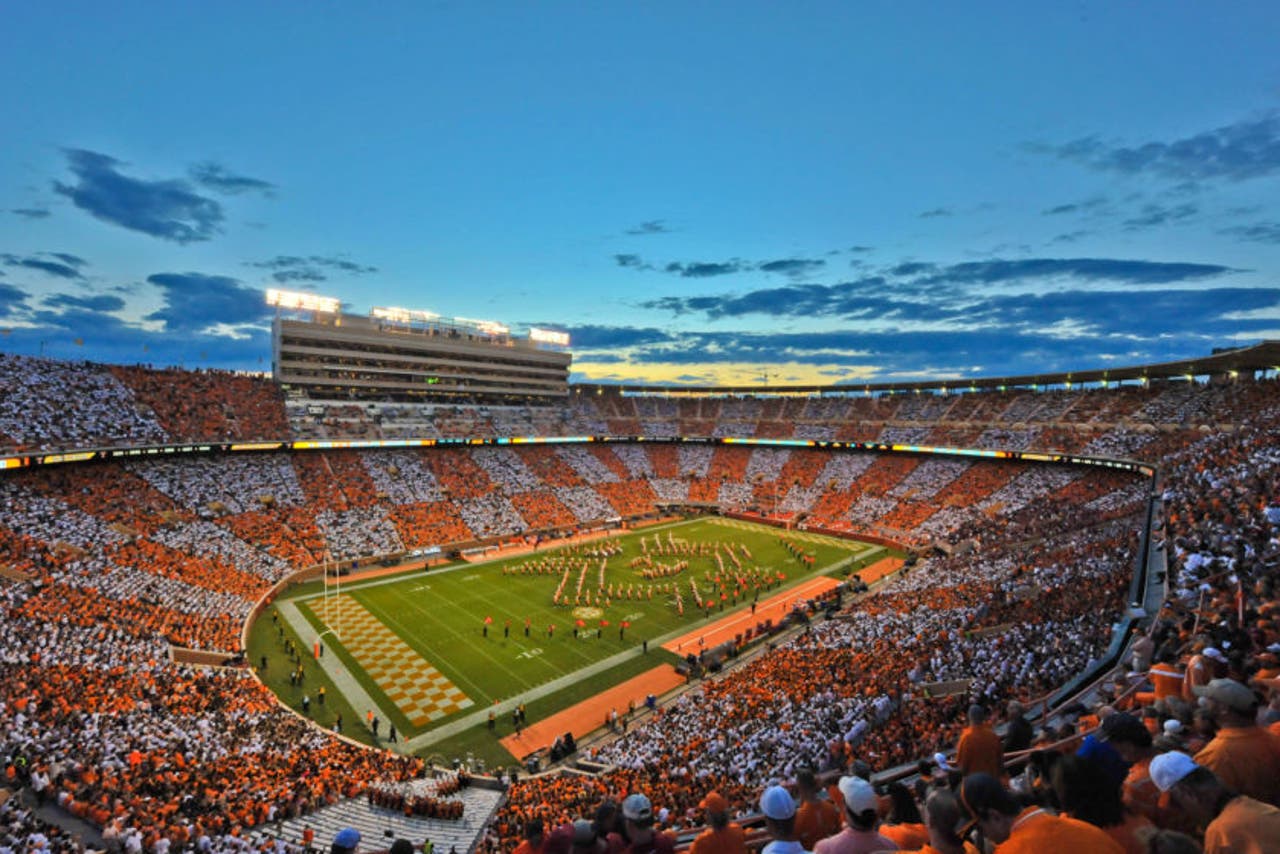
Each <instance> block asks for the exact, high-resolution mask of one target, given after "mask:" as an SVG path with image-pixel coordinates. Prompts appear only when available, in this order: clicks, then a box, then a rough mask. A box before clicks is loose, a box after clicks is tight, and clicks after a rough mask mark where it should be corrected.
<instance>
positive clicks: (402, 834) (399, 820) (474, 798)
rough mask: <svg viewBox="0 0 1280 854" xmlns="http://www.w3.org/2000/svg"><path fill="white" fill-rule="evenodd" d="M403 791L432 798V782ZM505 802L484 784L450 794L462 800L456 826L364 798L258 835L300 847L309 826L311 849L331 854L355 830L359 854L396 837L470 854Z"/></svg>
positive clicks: (439, 852) (440, 853)
mask: <svg viewBox="0 0 1280 854" xmlns="http://www.w3.org/2000/svg"><path fill="white" fill-rule="evenodd" d="M401 787H402V789H403V790H404V791H406V792H412V793H413V794H415V795H419V794H427V795H431V794H433V793H434V781H432V780H413V781H411V782H408V783H403V784H401ZM502 797H503V791H502V790H499V789H493V788H487V787H486V786H484V785H483V784H481V785H474V784H473V785H471V786H468V787H467V788H465V789H462V790H461V791H459V792H457V793H455V794H453V795H450V796H449V797H448V800H460V801H462V803H463V804H464V809H463V812H462V818H460V819H457V820H456V821H452V820H444V819H438V818H419V817H416V816H406V815H405V814H404V813H402V812H395V811H392V810H389V809H384V808H382V807H376V806H370V805H369V802H368V800H367V799H366V798H351V799H350V800H346V801H342V802H341V803H337V804H334V805H333V806H331V807H326V808H324V809H322V810H319V811H317V812H314V813H311V814H310V815H307V816H302V817H301V818H296V819H290V820H288V821H285V822H281V823H280V824H279V825H268V826H264V827H260V828H258V830H259V831H260V832H262V833H263V835H264V836H273V837H275V838H277V839H281V840H283V841H285V842H288V843H293V844H297V843H299V842H300V841H301V839H302V832H303V830H304V829H305V828H307V827H308V826H309V827H311V829H312V830H314V831H315V834H316V836H315V842H314V843H312V844H313V847H314V848H315V849H316V850H317V851H328V850H329V845H330V844H331V843H332V842H333V837H334V835H335V834H337V832H338V831H339V830H341V829H342V828H344V827H354V828H355V829H356V830H358V831H360V851H361V854H368V852H376V851H386V850H387V849H389V848H390V847H391V843H392V842H394V841H395V840H396V839H398V838H404V839H407V840H409V841H410V842H412V843H413V846H414V848H419V849H420V848H421V847H422V843H423V841H424V840H427V839H430V840H431V841H432V842H433V843H435V851H436V854H449V851H450V850H451V849H452V850H455V851H456V852H457V854H468V852H470V851H471V850H472V849H474V848H475V846H476V844H477V843H478V842H479V840H480V835H481V833H482V831H483V830H484V827H485V825H486V824H488V822H489V819H490V818H491V817H492V816H493V814H494V812H495V811H496V810H497V808H498V803H499V802H500V801H501V800H502Z"/></svg>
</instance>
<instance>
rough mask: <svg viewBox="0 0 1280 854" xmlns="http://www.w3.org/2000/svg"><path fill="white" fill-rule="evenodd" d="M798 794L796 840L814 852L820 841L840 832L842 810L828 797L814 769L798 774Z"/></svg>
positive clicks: (801, 770) (807, 769) (804, 769)
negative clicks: (819, 783)
mask: <svg viewBox="0 0 1280 854" xmlns="http://www.w3.org/2000/svg"><path fill="white" fill-rule="evenodd" d="M796 794H797V795H798V796H799V799H800V803H799V804H798V805H797V806H796V838H797V839H799V840H800V844H801V845H803V846H804V847H805V849H807V850H809V851H812V850H813V847H814V846H815V845H817V844H818V841H819V840H821V839H826V838H827V837H828V836H832V835H834V834H836V833H838V832H839V831H840V810H839V808H837V807H836V805H835V804H833V803H832V802H831V800H830V799H829V798H827V797H826V793H825V792H823V790H822V788H821V787H820V786H819V785H818V779H817V777H816V776H815V775H814V773H813V769H812V768H808V767H805V768H802V769H800V771H799V773H797V774H796Z"/></svg>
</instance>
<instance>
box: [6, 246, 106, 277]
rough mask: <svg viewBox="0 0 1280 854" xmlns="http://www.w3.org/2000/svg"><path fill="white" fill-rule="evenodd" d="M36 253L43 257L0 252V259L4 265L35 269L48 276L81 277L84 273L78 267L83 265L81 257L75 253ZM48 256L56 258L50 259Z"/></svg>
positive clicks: (83, 261)
mask: <svg viewBox="0 0 1280 854" xmlns="http://www.w3.org/2000/svg"><path fill="white" fill-rule="evenodd" d="M37 255H43V256H45V257H43V258H41V257H32V256H29V257H25V258H24V257H20V256H18V255H11V254H9V253H0V261H2V262H4V264H5V266H6V267H22V268H25V269H27V270H37V271H39V272H41V273H45V274H47V275H50V276H56V277H57V278H59V279H83V278H84V274H82V273H81V272H80V270H79V269H78V268H80V267H83V266H84V265H85V263H86V262H85V260H84V259H83V258H77V257H76V256H75V255H68V254H66V253H63V252H40V253H37ZM49 258H54V259H57V260H54V261H50V260H47V259H49Z"/></svg>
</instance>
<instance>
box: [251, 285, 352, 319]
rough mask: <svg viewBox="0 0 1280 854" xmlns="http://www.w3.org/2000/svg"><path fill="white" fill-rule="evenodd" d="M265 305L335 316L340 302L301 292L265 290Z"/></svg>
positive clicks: (332, 298)
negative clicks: (321, 312) (320, 312)
mask: <svg viewBox="0 0 1280 854" xmlns="http://www.w3.org/2000/svg"><path fill="white" fill-rule="evenodd" d="M267 305H274V306H276V307H277V308H300V309H304V310H306V311H323V312H325V313H327V314H337V313H338V309H339V308H341V307H342V301H341V300H338V299H335V298H334V297H322V296H320V295H319V294H308V293H303V292H301V291H281V290H277V289H276V288H267Z"/></svg>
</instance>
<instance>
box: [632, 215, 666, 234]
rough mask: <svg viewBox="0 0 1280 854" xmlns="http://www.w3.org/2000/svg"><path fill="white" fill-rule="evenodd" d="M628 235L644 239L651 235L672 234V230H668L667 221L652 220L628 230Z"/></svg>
mask: <svg viewBox="0 0 1280 854" xmlns="http://www.w3.org/2000/svg"><path fill="white" fill-rule="evenodd" d="M626 233H627V234H630V235H633V236H636V237H642V236H645V235H649V234H670V233H671V229H669V228H667V225H666V220H662V219H651V220H646V221H645V222H642V223H640V224H639V225H637V226H635V227H634V228H628V229H627V231H626Z"/></svg>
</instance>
